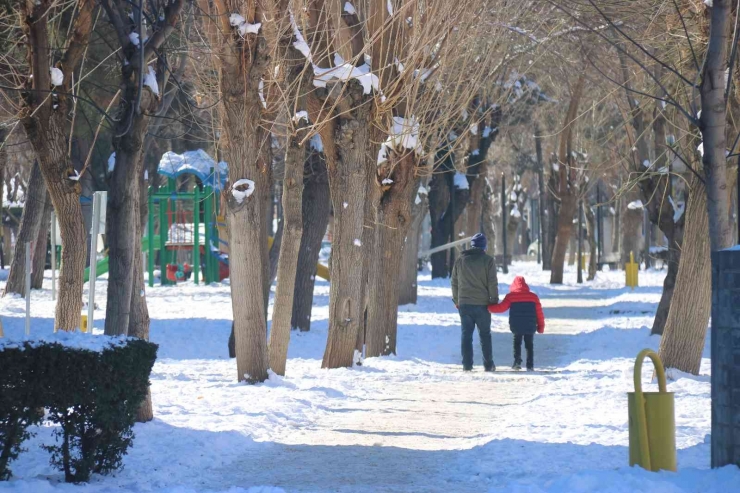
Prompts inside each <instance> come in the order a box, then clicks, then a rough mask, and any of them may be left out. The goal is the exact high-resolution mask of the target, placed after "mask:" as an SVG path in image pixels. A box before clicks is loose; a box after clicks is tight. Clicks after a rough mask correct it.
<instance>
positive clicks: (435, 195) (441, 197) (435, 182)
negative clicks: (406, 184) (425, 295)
mask: <svg viewBox="0 0 740 493" xmlns="http://www.w3.org/2000/svg"><path fill="white" fill-rule="evenodd" d="M449 202H450V186H449V184H448V183H447V178H446V176H445V175H444V174H442V173H435V174H434V175H433V176H432V179H431V181H430V182H429V215H430V219H431V223H432V244H431V247H432V248H434V247H436V246H440V245H444V244H445V240H446V239H447V233H446V232H445V231H443V230H442V229H441V228H440V225H441V220H442V218H443V217H444V216H443V215H444V213H445V211H446V210H447V205H448V204H449ZM447 256H448V254H447V252H437V253H433V254H432V258H431V262H432V278H433V279H438V278H444V277H447Z"/></svg>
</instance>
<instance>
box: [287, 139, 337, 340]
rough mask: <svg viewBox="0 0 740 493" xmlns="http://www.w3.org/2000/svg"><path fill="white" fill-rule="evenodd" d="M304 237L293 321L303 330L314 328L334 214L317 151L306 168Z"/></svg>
mask: <svg viewBox="0 0 740 493" xmlns="http://www.w3.org/2000/svg"><path fill="white" fill-rule="evenodd" d="M302 210H303V235H302V236H301V248H300V251H299V252H298V267H297V270H296V280H295V294H294V295H293V320H292V322H291V325H292V327H293V328H294V329H298V330H300V331H309V330H310V329H311V307H312V306H313V289H314V284H315V281H316V264H317V263H318V261H319V254H320V253H321V241H322V240H323V239H324V235H325V234H326V227H327V225H328V224H329V213H330V212H331V198H330V196H329V181H328V177H327V174H326V163H325V161H324V159H323V158H322V157H321V156H320V155H319V154H318V153H316V152H312V153H310V154H309V157H308V159H307V160H306V163H305V166H304V190H303V206H302Z"/></svg>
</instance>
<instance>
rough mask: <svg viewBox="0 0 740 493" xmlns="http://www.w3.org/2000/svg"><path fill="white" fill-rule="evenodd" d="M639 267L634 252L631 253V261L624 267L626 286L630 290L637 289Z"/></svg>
mask: <svg viewBox="0 0 740 493" xmlns="http://www.w3.org/2000/svg"><path fill="white" fill-rule="evenodd" d="M638 267H639V266H638V265H637V264H636V263H635V256H634V254H633V253H632V252H630V261H629V262H627V263H626V264H625V266H624V275H625V278H626V279H625V285H626V286H627V287H628V288H632V289H635V288H636V287H637V273H638V272H639V270H638Z"/></svg>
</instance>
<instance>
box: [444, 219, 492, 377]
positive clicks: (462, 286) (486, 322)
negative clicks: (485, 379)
mask: <svg viewBox="0 0 740 493" xmlns="http://www.w3.org/2000/svg"><path fill="white" fill-rule="evenodd" d="M471 243H472V247H473V248H471V249H470V250H465V251H464V252H463V253H462V255H460V258H458V259H457V261H456V262H455V266H454V267H453V268H452V301H453V302H454V303H455V306H456V307H457V309H458V311H459V312H460V322H461V324H462V341H461V350H462V360H463V370H465V371H470V370H472V369H473V332H475V327H476V326H478V335H479V336H480V345H481V349H482V351H483V367H484V368H485V370H486V371H494V370H496V365H494V363H493V349H492V347H491V314H490V313H489V312H488V309H487V307H488V305H490V304H491V303H498V278H497V277H496V264H495V263H494V261H493V258H491V257H489V256H488V255H486V247H487V243H488V242H487V240H486V237H485V236H484V235H483V234H481V233H478V234H477V235H475V236H473V239H472V242H471Z"/></svg>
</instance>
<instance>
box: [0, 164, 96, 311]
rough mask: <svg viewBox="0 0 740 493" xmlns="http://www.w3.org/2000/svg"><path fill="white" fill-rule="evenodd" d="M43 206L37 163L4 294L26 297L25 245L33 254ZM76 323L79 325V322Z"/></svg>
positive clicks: (44, 197) (43, 192)
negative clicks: (29, 245)
mask: <svg viewBox="0 0 740 493" xmlns="http://www.w3.org/2000/svg"><path fill="white" fill-rule="evenodd" d="M45 204H46V186H45V185H44V177H43V176H42V174H41V168H40V167H39V165H38V163H36V162H34V163H33V168H32V169H31V178H30V180H29V182H28V193H27V195H26V203H25V205H24V207H23V215H21V225H20V228H19V231H18V236H17V237H16V240H15V249H14V252H13V261H12V262H11V264H10V273H9V275H8V282H7V284H6V285H5V294H8V293H16V294H19V295H21V296H25V295H26V243H31V252H32V254H33V253H34V252H35V246H36V240H37V239H38V236H39V229H41V221H42V219H43V216H44V207H45ZM83 248H84V247H83ZM42 276H43V274H42ZM77 323H78V324H79V321H78V322H77Z"/></svg>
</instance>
